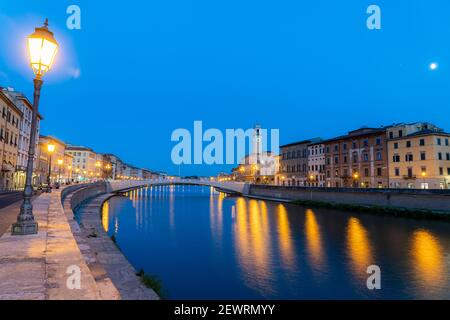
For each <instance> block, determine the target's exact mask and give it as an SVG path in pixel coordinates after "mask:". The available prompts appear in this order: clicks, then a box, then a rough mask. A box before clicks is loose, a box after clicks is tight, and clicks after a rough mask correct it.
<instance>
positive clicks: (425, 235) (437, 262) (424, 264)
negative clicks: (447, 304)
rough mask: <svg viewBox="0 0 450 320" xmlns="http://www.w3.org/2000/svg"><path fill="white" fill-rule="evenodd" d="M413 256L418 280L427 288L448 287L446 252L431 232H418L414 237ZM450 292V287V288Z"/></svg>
mask: <svg viewBox="0 0 450 320" xmlns="http://www.w3.org/2000/svg"><path fill="white" fill-rule="evenodd" d="M410 252H411V256H412V259H413V266H414V268H415V274H416V278H417V279H418V280H419V281H420V282H422V283H423V284H424V285H426V286H427V287H429V286H430V285H431V286H435V287H436V286H438V287H442V286H445V285H446V281H447V279H446V270H445V269H446V265H445V263H446V262H445V261H444V257H445V254H444V250H443V248H442V246H441V244H440V243H439V241H438V239H437V238H436V237H435V236H434V235H433V234H432V233H431V232H429V231H426V230H418V231H415V232H414V233H413V235H412V241H411V251H410ZM448 289H449V290H450V287H449V288H448Z"/></svg>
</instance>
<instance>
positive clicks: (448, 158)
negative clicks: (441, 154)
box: [446, 152, 450, 161]
mask: <svg viewBox="0 0 450 320" xmlns="http://www.w3.org/2000/svg"><path fill="white" fill-rule="evenodd" d="M446 156H447V161H450V153H448V152H447V154H446Z"/></svg>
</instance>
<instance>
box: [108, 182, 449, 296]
mask: <svg viewBox="0 0 450 320" xmlns="http://www.w3.org/2000/svg"><path fill="white" fill-rule="evenodd" d="M102 221H103V227H104V228H105V230H106V231H107V232H108V234H109V235H111V236H112V235H115V238H116V241H117V244H118V246H119V247H120V249H121V250H122V251H123V253H124V254H125V255H126V257H127V258H128V260H129V261H130V262H131V263H132V264H133V266H134V267H135V268H136V269H144V270H145V272H146V273H148V274H152V275H155V276H157V277H159V278H160V279H161V281H162V283H163V287H164V290H165V291H166V295H167V297H168V298H169V299H443V298H447V299H449V298H450V223H449V222H440V221H424V220H414V219H407V218H395V217H388V216H377V215H369V214H361V213H353V212H346V211H337V210H328V209H314V208H308V207H302V206H296V205H291V204H280V203H276V202H269V201H259V200H251V199H246V198H243V197H231V196H230V197H229V196H226V195H225V194H223V193H218V192H216V191H215V190H213V189H212V188H209V187H201V186H182V185H178V186H154V187H149V188H144V189H140V190H135V191H131V192H129V193H127V194H126V196H118V197H114V198H111V199H110V200H109V201H107V202H106V203H105V205H104V207H103V209H102ZM372 265H376V266H377V267H379V270H380V273H379V275H380V278H379V279H380V282H379V283H380V285H381V289H375V290H369V289H368V287H367V279H368V278H369V277H370V274H368V273H367V268H368V267H369V266H372ZM375 269H376V268H375ZM377 274H378V273H377ZM374 281H375V282H374ZM369 282H370V283H378V282H377V279H376V278H375V279H374V277H372V278H371V279H370V281H369Z"/></svg>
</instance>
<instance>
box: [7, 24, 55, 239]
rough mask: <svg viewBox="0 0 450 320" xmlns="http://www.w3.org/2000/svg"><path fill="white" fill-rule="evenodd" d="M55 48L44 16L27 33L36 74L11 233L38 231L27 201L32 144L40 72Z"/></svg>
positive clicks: (47, 66)
mask: <svg viewBox="0 0 450 320" xmlns="http://www.w3.org/2000/svg"><path fill="white" fill-rule="evenodd" d="M57 51H58V43H57V42H56V40H55V38H54V37H53V33H52V32H50V31H49V30H48V19H46V20H45V23H44V25H43V26H42V27H41V28H36V29H35V31H34V33H33V34H31V35H30V36H29V37H28V53H29V56H30V65H31V68H32V69H33V71H34V74H35V76H36V77H35V79H34V97H33V98H34V101H33V112H32V116H31V132H30V146H29V149H28V163H27V172H26V178H25V189H24V191H23V203H22V205H21V207H20V213H19V216H18V217H17V222H16V223H14V224H13V225H12V230H11V233H12V235H27V234H36V233H37V232H38V224H37V222H36V221H35V220H34V216H33V205H32V204H31V198H32V197H33V186H32V182H31V179H32V177H33V162H34V151H35V150H34V149H35V146H36V122H37V115H38V108H39V98H40V95H41V87H42V83H43V81H42V76H43V75H44V74H45V73H46V72H47V71H49V70H50V68H51V67H52V64H53V61H54V59H55V56H56V53H57Z"/></svg>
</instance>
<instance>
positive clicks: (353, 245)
mask: <svg viewBox="0 0 450 320" xmlns="http://www.w3.org/2000/svg"><path fill="white" fill-rule="evenodd" d="M347 254H348V256H349V258H350V263H351V269H352V271H353V273H354V275H355V276H357V277H366V275H367V273H366V272H367V267H369V266H370V265H372V264H373V263H374V260H373V253H372V245H371V243H370V239H369V235H368V232H367V230H366V228H364V226H363V225H362V224H361V221H360V220H359V219H358V218H355V217H351V218H350V219H349V221H348V225H347Z"/></svg>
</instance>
